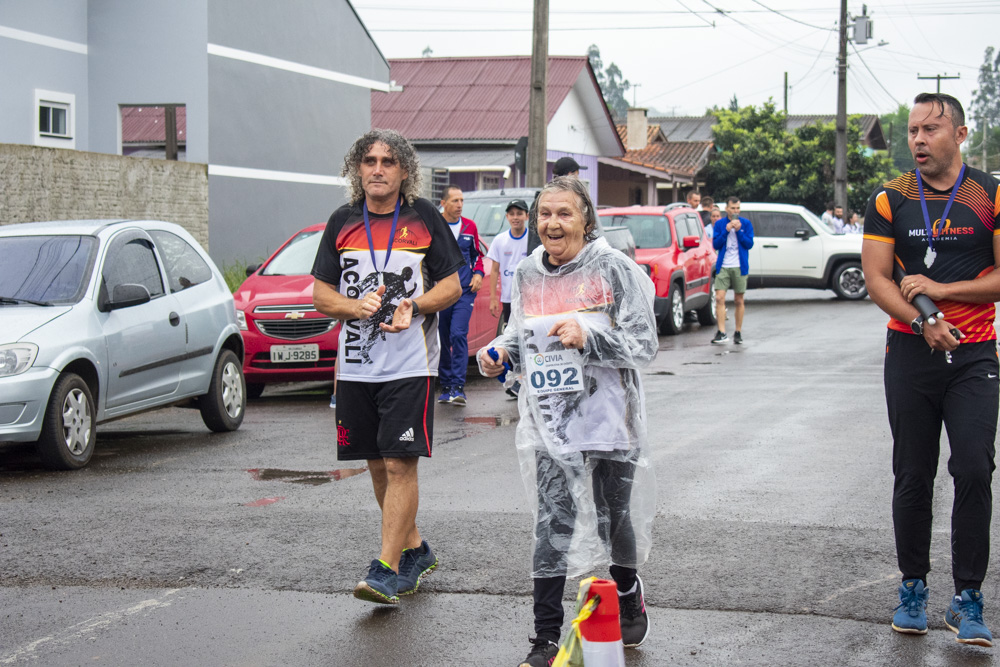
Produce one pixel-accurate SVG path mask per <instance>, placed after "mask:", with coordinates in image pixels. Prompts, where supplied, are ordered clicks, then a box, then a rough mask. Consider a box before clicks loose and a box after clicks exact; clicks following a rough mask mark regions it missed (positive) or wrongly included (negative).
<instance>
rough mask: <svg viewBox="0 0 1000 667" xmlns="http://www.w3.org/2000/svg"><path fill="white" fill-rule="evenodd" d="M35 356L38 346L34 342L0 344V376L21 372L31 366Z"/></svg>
mask: <svg viewBox="0 0 1000 667" xmlns="http://www.w3.org/2000/svg"><path fill="white" fill-rule="evenodd" d="M36 356H38V346H37V345H35V344H34V343H13V344H11V345H0V377H8V376H11V375H18V374H20V373H23V372H24V371H26V370H28V369H29V368H31V364H33V363H34V362H35V357H36Z"/></svg>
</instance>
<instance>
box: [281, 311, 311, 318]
mask: <svg viewBox="0 0 1000 667" xmlns="http://www.w3.org/2000/svg"><path fill="white" fill-rule="evenodd" d="M305 316H306V314H305V313H300V312H299V311H297V310H296V311H294V312H291V313H285V319H286V320H298V319H301V318H303V317H305Z"/></svg>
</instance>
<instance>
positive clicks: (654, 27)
mask: <svg viewBox="0 0 1000 667" xmlns="http://www.w3.org/2000/svg"><path fill="white" fill-rule="evenodd" d="M712 27H714V26H712V25H711V24H709V25H631V26H629V25H626V26H602V27H600V28H595V27H587V28H553V27H549V32H580V31H584V30H587V31H591V32H593V31H594V30H686V29H689V28H693V29H704V28H712ZM368 31H369V32H424V33H427V32H531V28H490V27H479V28H472V27H469V28H435V27H426V28H369V29H368Z"/></svg>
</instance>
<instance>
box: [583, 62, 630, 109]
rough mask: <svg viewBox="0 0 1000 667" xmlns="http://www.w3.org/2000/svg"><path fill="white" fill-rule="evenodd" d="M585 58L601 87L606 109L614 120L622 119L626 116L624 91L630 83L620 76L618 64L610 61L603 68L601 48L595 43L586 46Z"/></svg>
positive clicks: (625, 91)
mask: <svg viewBox="0 0 1000 667" xmlns="http://www.w3.org/2000/svg"><path fill="white" fill-rule="evenodd" d="M587 59H588V60H589V61H590V67H591V69H593V70H594V77H596V78H597V84H598V85H599V86H600V87H601V94H602V95H604V103H605V104H607V105H608V111H610V112H611V116H612V118H614V119H615V120H616V121H624V120H625V118H626V117H627V116H628V107H629V104H628V101H627V100H626V99H625V93H627V92H628V91H629V88H631V87H632V84H630V83H629V82H628V79H625V78H624V77H623V76H622V71H621V70H620V69H618V65H615V64H614V63H611V64H610V65H608V67H607V69H605V68H604V61H603V60H601V50H600V49H599V48H598V47H597V44H591V45H590V47H589V48H587Z"/></svg>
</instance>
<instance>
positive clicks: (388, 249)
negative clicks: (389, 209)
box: [361, 199, 402, 285]
mask: <svg viewBox="0 0 1000 667" xmlns="http://www.w3.org/2000/svg"><path fill="white" fill-rule="evenodd" d="M401 201H402V200H401V199H397V200H396V212H395V213H393V214H392V230H391V231H390V232H389V243H388V244H387V245H386V247H385V264H383V265H382V270H381V271H379V270H378V262H376V261H375V248H374V246H375V242H374V241H373V240H372V223H371V222H370V221H369V220H368V202H367V201H366V202H365V203H364V204H363V205H362V206H361V214H362V215H363V216H364V218H365V234H367V235H368V252H369V253H371V256H372V266H373V267H375V272H376V273H378V284H379V285H381V284H382V274H383V273H384V272H385V270H386V269H387V268H389V255H390V254H392V242H393V241H394V240H395V238H396V223H398V222H399V204H400V202H401Z"/></svg>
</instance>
